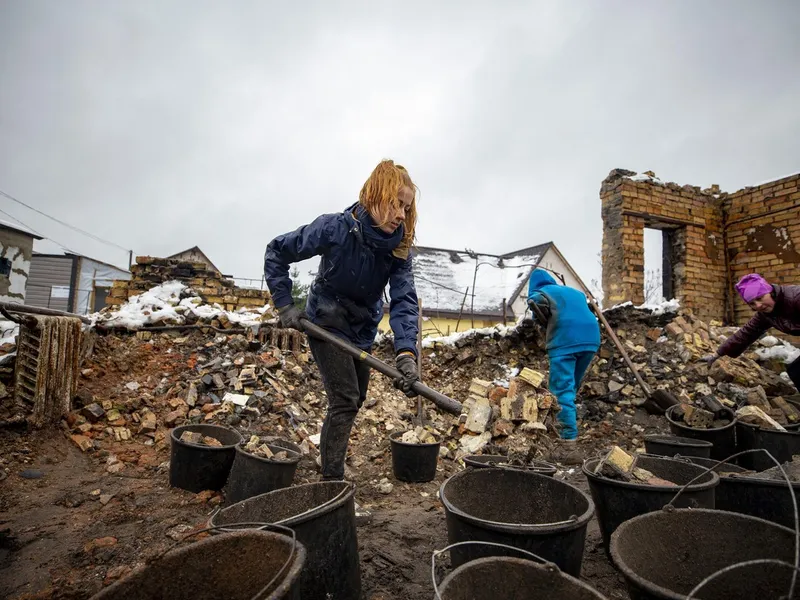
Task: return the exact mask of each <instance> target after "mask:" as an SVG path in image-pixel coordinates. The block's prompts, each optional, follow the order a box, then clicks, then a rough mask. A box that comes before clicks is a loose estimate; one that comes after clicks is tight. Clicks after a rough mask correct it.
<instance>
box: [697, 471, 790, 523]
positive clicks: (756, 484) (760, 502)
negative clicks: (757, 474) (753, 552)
mask: <svg viewBox="0 0 800 600" xmlns="http://www.w3.org/2000/svg"><path fill="white" fill-rule="evenodd" d="M688 460H691V461H692V462H693V463H695V464H698V465H702V466H704V467H706V468H709V467H716V468H715V469H714V470H715V471H717V472H720V471H722V472H723V473H724V472H729V473H731V472H732V473H741V472H742V471H745V469H743V468H742V467H737V466H736V465H729V464H723V465H720V463H718V462H717V461H715V460H711V459H699V458H691V459H688ZM701 461H702V462H701ZM792 489H794V494H795V498H797V501H798V503H800V483H798V482H792ZM714 497H715V504H714V508H716V509H717V510H728V511H731V512H737V513H741V514H743V515H750V516H752V517H758V518H759V519H766V520H767V521H772V522H773V523H778V524H779V525H784V526H785V527H791V528H792V529H794V526H795V524H794V505H793V504H792V494H791V493H790V492H789V484H788V483H786V481H785V480H784V479H756V478H754V477H743V476H740V475H734V476H728V477H722V476H720V478H719V486H718V487H717V489H716V491H715V492H714Z"/></svg>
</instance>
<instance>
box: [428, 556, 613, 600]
mask: <svg viewBox="0 0 800 600" xmlns="http://www.w3.org/2000/svg"><path fill="white" fill-rule="evenodd" d="M537 592H541V593H542V597H545V594H546V597H547V598H548V600H604V598H605V597H604V596H603V595H601V594H600V593H599V592H597V591H595V590H594V589H593V588H591V587H589V586H588V585H586V584H585V583H584V582H582V581H580V580H579V579H576V578H575V577H571V576H570V575H567V574H566V573H562V572H561V571H560V570H559V569H558V567H556V565H554V564H552V563H546V564H537V563H535V562H533V561H530V560H523V559H520V558H513V557H510V556H492V557H487V558H479V559H477V560H473V561H470V562H468V563H467V564H464V565H461V566H460V567H458V568H457V569H455V570H454V571H453V572H452V573H450V574H449V575H448V576H447V577H446V578H445V580H444V581H443V582H442V583H441V585H440V586H439V594H438V598H441V600H476V599H479V600H492V599H494V598H503V600H527V599H528V598H535V597H538V594H537Z"/></svg>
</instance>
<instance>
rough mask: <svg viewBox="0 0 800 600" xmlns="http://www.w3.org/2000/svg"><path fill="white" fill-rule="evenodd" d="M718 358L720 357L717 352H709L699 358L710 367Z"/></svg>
mask: <svg viewBox="0 0 800 600" xmlns="http://www.w3.org/2000/svg"><path fill="white" fill-rule="evenodd" d="M719 358H720V356H719V354H709V355H708V356H704V357H703V358H701V359H700V360H701V361H702V362H704V363H706V365H707V366H708V368H709V369H710V368H711V365H713V364H714V363H715V362H717V361H718V360H719Z"/></svg>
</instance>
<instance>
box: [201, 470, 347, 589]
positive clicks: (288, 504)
mask: <svg viewBox="0 0 800 600" xmlns="http://www.w3.org/2000/svg"><path fill="white" fill-rule="evenodd" d="M354 494H355V484H353V483H348V482H345V481H322V482H318V483H307V484H305V485H298V486H294V487H289V488H283V489H280V490H275V491H272V492H269V493H267V494H261V495H260V496H254V497H252V498H248V499H247V500H242V501H241V502H238V503H236V504H234V505H232V506H229V507H228V508H224V509H222V510H221V511H219V512H218V513H217V514H215V515H214V516H213V517H211V521H210V525H211V526H224V525H230V524H234V523H244V522H247V523H276V524H279V525H284V526H286V527H290V528H292V529H293V530H294V532H295V534H296V535H297V539H298V540H299V541H300V542H302V543H303V545H304V546H305V547H306V549H307V552H308V559H307V560H306V568H305V569H304V570H303V574H302V576H301V577H300V579H299V581H298V582H297V587H298V589H299V590H300V596H299V597H300V598H302V599H303V600H358V598H359V597H360V595H361V571H360V570H359V562H358V541H357V538H356V518H355V517H356V516H355V505H354V500H353V496H354Z"/></svg>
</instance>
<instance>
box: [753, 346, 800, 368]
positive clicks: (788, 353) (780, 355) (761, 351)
mask: <svg viewBox="0 0 800 600" xmlns="http://www.w3.org/2000/svg"><path fill="white" fill-rule="evenodd" d="M756 354H758V356H759V358H761V359H762V360H770V359H773V358H776V359H778V360H782V361H783V362H785V363H790V362H792V361H794V360H796V359H797V358H800V349H798V348H796V347H795V346H793V345H792V344H789V343H787V342H782V343H781V344H780V345H776V346H772V347H771V348H758V349H756Z"/></svg>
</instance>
